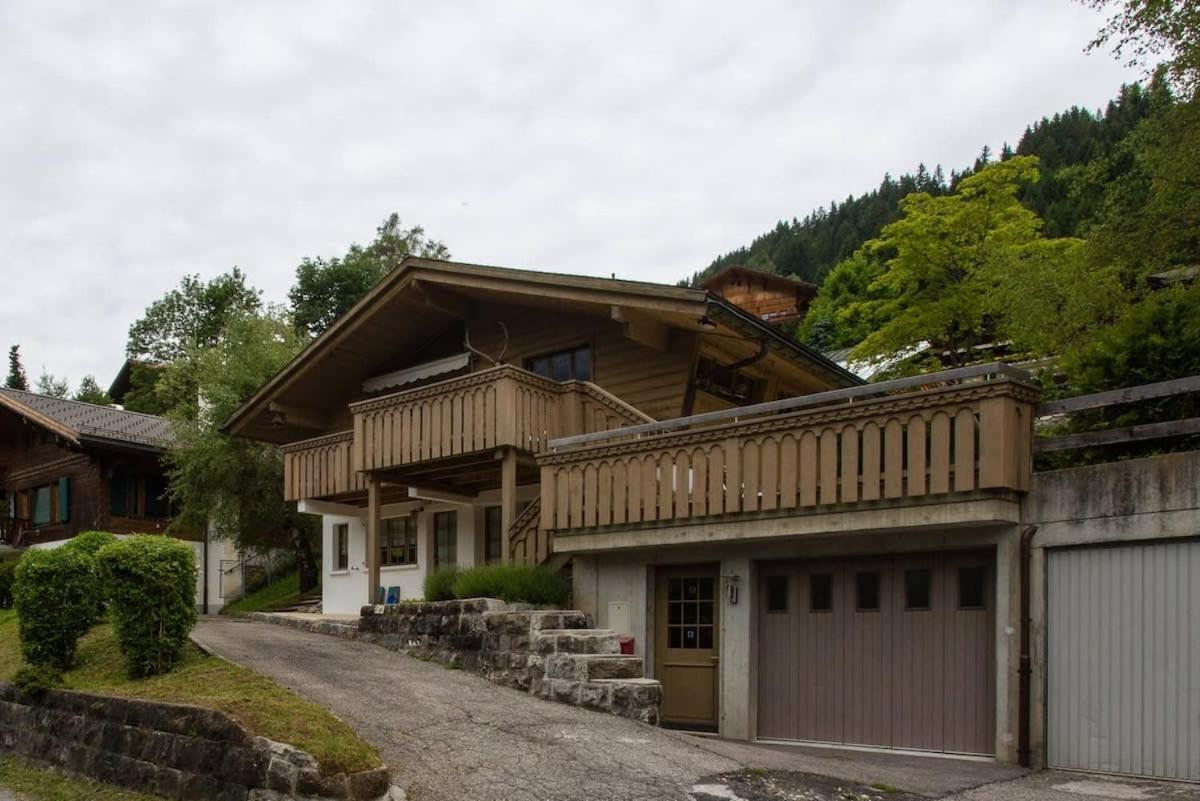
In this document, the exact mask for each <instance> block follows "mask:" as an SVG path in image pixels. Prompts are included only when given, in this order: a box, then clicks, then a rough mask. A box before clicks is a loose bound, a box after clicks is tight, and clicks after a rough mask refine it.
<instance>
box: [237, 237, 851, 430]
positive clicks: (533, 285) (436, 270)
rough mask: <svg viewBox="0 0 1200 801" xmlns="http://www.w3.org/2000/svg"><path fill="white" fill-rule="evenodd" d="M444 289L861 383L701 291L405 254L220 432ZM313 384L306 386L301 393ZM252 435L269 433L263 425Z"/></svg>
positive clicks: (432, 301)
mask: <svg viewBox="0 0 1200 801" xmlns="http://www.w3.org/2000/svg"><path fill="white" fill-rule="evenodd" d="M446 290H455V291H465V290H471V291H475V292H482V293H487V292H492V293H502V294H507V295H512V296H522V297H524V298H527V299H530V302H540V303H550V302H554V303H562V304H570V303H576V304H597V305H609V306H612V307H614V308H616V307H621V308H628V309H631V310H634V311H640V312H644V313H650V314H656V315H660V316H661V317H662V318H663V319H669V320H674V321H675V324H679V325H683V324H686V325H689V326H696V325H699V324H704V325H706V326H717V327H723V328H725V329H726V330H728V331H730V332H731V333H732V334H734V336H735V337H737V338H742V339H745V340H746V341H748V342H749V343H754V342H758V341H762V342H764V343H767V344H768V346H769V347H770V348H771V350H772V352H775V353H778V354H779V355H780V356H782V357H783V358H785V359H787V360H789V361H792V362H794V363H802V364H803V365H804V366H805V368H806V369H808V370H811V371H812V372H814V373H815V374H817V375H821V376H824V377H825V378H826V380H827V381H829V382H830V383H832V384H833V385H835V386H849V385H853V384H858V383H862V382H861V379H859V378H858V377H857V376H855V375H854V374H852V373H850V372H848V371H846V370H845V369H844V368H842V367H841V366H839V365H837V364H835V363H833V362H831V361H829V360H828V359H826V358H825V357H824V356H822V355H821V354H820V353H819V352H817V351H816V350H814V349H812V348H809V347H807V346H806V345H803V344H801V343H800V342H798V341H796V340H795V339H794V338H792V337H790V336H787V335H786V334H783V333H781V332H779V331H776V330H774V329H773V328H771V326H769V325H767V324H766V323H765V322H763V321H762V320H761V319H759V318H758V317H757V316H755V315H753V314H751V313H750V312H748V311H746V310H745V309H742V308H741V307H739V306H736V305H734V304H733V303H730V302H729V301H727V300H725V299H724V298H722V297H720V296H718V295H716V294H714V293H712V292H709V291H707V290H705V289H694V288H688V287H678V286H671V285H666V284H655V283H650V282H645V281H630V280H626V279H617V278H597V277H592V276H582V275H571V274H565V273H551V272H542V271H538V270H525V269H513V268H507V267H493V266H489V265H481V264H465V263H461V262H450V261H440V260H436V259H424V258H418V257H414V256H410V257H408V258H406V259H404V260H403V261H402V262H401V263H400V265H399V266H398V267H397V268H396V269H395V270H393V271H392V272H391V273H389V274H388V275H387V276H386V277H385V278H384V279H383V280H382V281H380V282H379V283H378V284H376V286H375V287H374V288H373V289H372V290H371V291H370V292H368V293H367V294H366V295H365V296H364V297H363V298H362V299H360V300H359V301H358V303H356V304H355V305H354V306H353V307H352V308H351V309H350V310H349V311H347V312H346V313H345V314H343V315H342V316H341V317H339V318H338V319H337V320H336V321H334V323H333V324H332V325H331V326H330V327H329V328H328V329H326V330H325V332H324V333H322V334H321V335H320V336H319V337H317V338H316V339H315V340H313V341H312V342H311V343H310V344H309V345H308V347H306V348H305V349H304V350H303V351H301V352H300V354H299V355H297V356H296V357H295V358H294V359H293V360H292V361H291V362H290V363H289V364H288V365H286V366H285V367H284V368H283V369H282V370H281V371H280V372H279V373H277V374H276V375H275V376H274V377H273V378H271V379H270V380H269V381H267V383H266V384H264V385H263V386H262V387H260V388H259V390H258V391H257V392H256V393H255V394H254V395H253V396H251V397H250V399H249V400H247V401H246V402H245V403H244V404H242V406H241V407H240V408H239V409H238V410H237V411H235V412H234V413H233V415H231V416H230V418H229V419H228V420H226V421H225V423H224V424H223V425H222V430H224V431H226V432H228V433H233V434H238V435H251V434H250V432H249V430H248V429H249V428H251V427H253V420H254V419H255V418H260V422H261V417H262V413H263V412H264V411H265V410H266V409H267V408H268V405H269V404H270V403H273V402H274V398H275V397H276V396H277V395H278V394H280V393H282V392H284V391H285V390H287V389H288V388H289V387H294V386H297V385H298V382H299V381H300V380H301V379H302V378H303V377H304V376H305V375H306V373H308V371H309V370H310V368H313V367H314V366H315V365H318V364H322V363H328V362H329V361H331V360H337V359H340V358H344V356H343V354H344V353H346V350H347V349H346V343H347V341H348V339H349V338H350V337H351V336H353V335H354V333H355V331H356V330H360V329H362V327H363V326H364V323H368V322H370V321H371V320H372V318H373V317H375V316H376V315H381V314H382V313H383V311H384V310H385V309H386V308H387V306H388V304H389V303H391V302H394V301H395V300H396V299H397V298H398V297H400V296H401V294H402V293H405V292H408V293H415V294H416V295H418V296H423V297H425V298H426V300H427V303H428V304H429V305H430V306H432V307H434V309H435V310H437V307H438V305H439V304H438V300H437V299H438V297H439V296H441V295H442V293H444V292H445V291H446ZM420 314H421V313H420V312H419V311H417V310H413V311H411V313H409V314H408V315H407V316H405V317H403V318H401V319H398V320H395V321H391V325H390V327H389V328H387V329H386V334H387V340H388V342H391V343H394V342H396V341H397V337H398V336H399V335H401V332H402V331H404V330H406V329H410V328H411V329H414V330H416V329H419V327H420V325H421V319H420ZM377 339H378V338H377ZM311 389H313V388H312V387H307V386H306V387H305V391H309V390H311ZM252 436H255V437H257V438H263V439H266V438H267V437H266V436H264V432H263V431H261V430H260V431H257V432H256V433H255V434H253V435H252ZM281 441H282V440H281Z"/></svg>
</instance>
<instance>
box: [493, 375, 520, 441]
mask: <svg viewBox="0 0 1200 801" xmlns="http://www.w3.org/2000/svg"><path fill="white" fill-rule="evenodd" d="M516 444H517V383H516V381H514V380H513V378H512V377H511V376H504V377H502V378H498V379H496V445H498V446H501V447H503V446H505V445H516Z"/></svg>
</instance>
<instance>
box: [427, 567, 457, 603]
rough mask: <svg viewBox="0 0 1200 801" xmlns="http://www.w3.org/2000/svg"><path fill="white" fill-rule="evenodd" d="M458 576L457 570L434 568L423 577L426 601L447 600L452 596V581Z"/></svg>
mask: <svg viewBox="0 0 1200 801" xmlns="http://www.w3.org/2000/svg"><path fill="white" fill-rule="evenodd" d="M457 578H458V570H457V568H453V567H444V568H442V569H441V570H435V571H434V572H432V573H430V574H429V575H427V576H426V577H425V600H426V601H449V600H452V599H453V598H454V581H455V579H457Z"/></svg>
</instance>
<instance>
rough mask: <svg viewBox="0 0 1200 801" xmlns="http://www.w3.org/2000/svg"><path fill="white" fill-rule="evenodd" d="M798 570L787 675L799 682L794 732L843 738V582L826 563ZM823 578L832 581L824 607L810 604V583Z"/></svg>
mask: <svg viewBox="0 0 1200 801" xmlns="http://www.w3.org/2000/svg"><path fill="white" fill-rule="evenodd" d="M797 575H798V578H799V580H798V581H797V582H796V585H797V587H798V588H799V598H798V602H797V604H796V606H795V609H794V612H793V625H794V626H795V627H796V629H797V630H798V631H799V632H800V637H799V641H798V643H797V645H798V647H797V651H796V661H795V664H796V665H798V667H799V670H798V671H797V672H796V673H795V674H793V676H792V678H791V681H792V682H794V683H798V684H799V685H800V687H801V694H800V703H798V704H797V705H796V706H795V707H793V710H792V716H793V718H794V719H795V721H796V732H797V737H798V738H799V739H802V740H815V741H818V742H835V743H836V742H842V741H843V739H842V738H843V737H844V731H845V727H844V706H845V700H844V695H845V692H846V676H845V674H844V672H843V670H842V666H843V663H844V658H845V657H844V654H845V648H846V646H845V643H844V642H843V637H842V629H843V628H844V626H845V623H844V622H843V621H844V620H845V619H846V616H847V608H846V604H845V600H844V598H843V597H842V590H841V587H842V586H843V585H844V583H845V582H844V579H843V577H842V576H840V575H838V573H836V572H834V571H832V570H831V569H830V566H828V565H814V566H809V567H807V568H802V569H798V570H797ZM826 580H829V581H831V583H830V584H829V587H830V589H831V590H832V591H831V593H830V594H829V601H830V604H829V608H818V609H813V608H812V602H813V582H814V581H820V582H824V581H826ZM821 594H822V595H823V594H824V592H823V591H822V593H821ZM798 676H809V677H810V679H809V680H808V681H799V682H797V681H796V679H797V677H798Z"/></svg>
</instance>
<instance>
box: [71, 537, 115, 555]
mask: <svg viewBox="0 0 1200 801" xmlns="http://www.w3.org/2000/svg"><path fill="white" fill-rule="evenodd" d="M116 541H117V535H116V534H109V533H108V532H107V531H81V532H80V533H78V534H76V535H75V536H74V537H72V538H71V539H69V540H67V541H66V543H65V544H64V545H63V546H62V547H63V548H70V549H71V550H74V551H81V552H82V553H86V554H87V555H88V556H91V557H95V556H96V554H98V553H100V549H101V548H103V547H104V546H105V545H112V544H113V543H114V542H116Z"/></svg>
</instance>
